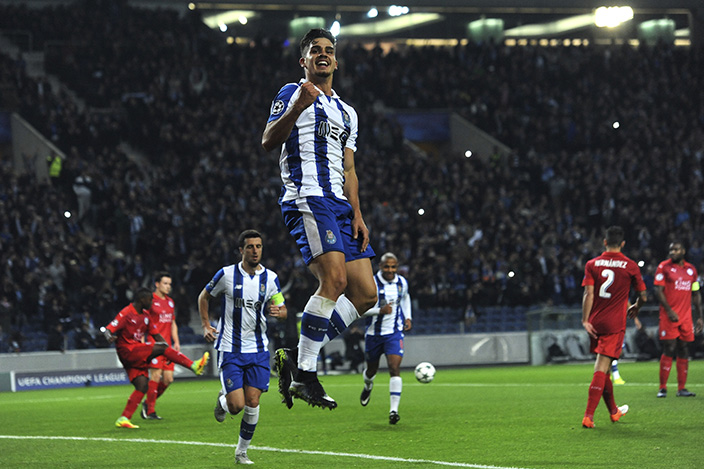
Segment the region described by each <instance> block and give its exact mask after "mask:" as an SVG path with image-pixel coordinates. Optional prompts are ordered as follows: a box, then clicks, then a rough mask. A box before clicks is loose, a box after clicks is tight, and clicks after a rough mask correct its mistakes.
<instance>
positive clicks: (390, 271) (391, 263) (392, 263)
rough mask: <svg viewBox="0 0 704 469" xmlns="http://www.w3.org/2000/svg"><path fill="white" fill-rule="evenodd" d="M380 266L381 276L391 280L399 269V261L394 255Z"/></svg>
mask: <svg viewBox="0 0 704 469" xmlns="http://www.w3.org/2000/svg"><path fill="white" fill-rule="evenodd" d="M380 267H381V276H382V277H384V280H386V281H387V282H390V281H392V280H393V279H394V277H395V276H396V271H397V270H398V261H397V260H396V259H394V258H393V257H389V258H388V259H385V260H384V261H383V262H382V263H381V266H380Z"/></svg>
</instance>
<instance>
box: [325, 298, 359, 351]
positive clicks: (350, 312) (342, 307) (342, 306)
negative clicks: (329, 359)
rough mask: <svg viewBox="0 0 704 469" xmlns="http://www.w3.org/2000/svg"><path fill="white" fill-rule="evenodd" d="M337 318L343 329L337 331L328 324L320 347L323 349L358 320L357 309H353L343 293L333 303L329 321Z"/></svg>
mask: <svg viewBox="0 0 704 469" xmlns="http://www.w3.org/2000/svg"><path fill="white" fill-rule="evenodd" d="M336 316H337V317H336ZM338 318H339V321H341V322H342V323H343V324H344V328H342V330H341V331H337V328H336V327H335V326H334V325H333V324H330V326H328V332H327V333H326V334H325V337H324V338H323V344H322V345H321V347H325V345H326V344H327V343H328V342H330V341H331V340H333V339H334V338H335V337H337V336H339V335H340V334H341V333H342V332H343V331H344V330H345V329H347V327H349V325H350V324H352V323H353V322H355V321H356V320H357V319H359V313H358V312H357V308H355V307H354V305H353V304H352V302H351V301H350V300H349V299H348V298H347V297H346V296H345V295H344V293H343V294H342V295H340V297H339V298H338V299H337V301H336V302H335V310H334V311H333V312H332V315H331V316H330V321H331V322H332V321H334V320H335V319H338Z"/></svg>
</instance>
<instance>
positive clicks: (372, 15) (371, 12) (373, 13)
mask: <svg viewBox="0 0 704 469" xmlns="http://www.w3.org/2000/svg"><path fill="white" fill-rule="evenodd" d="M377 16H379V10H377V9H376V7H371V8H370V9H369V11H368V12H367V18H376V17H377Z"/></svg>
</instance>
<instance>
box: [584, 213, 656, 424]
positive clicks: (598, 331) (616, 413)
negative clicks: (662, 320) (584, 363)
mask: <svg viewBox="0 0 704 469" xmlns="http://www.w3.org/2000/svg"><path fill="white" fill-rule="evenodd" d="M625 244H626V241H625V240H624V233H623V229H622V228H621V227H619V226H611V227H609V228H608V229H607V230H606V239H604V246H605V247H606V251H605V252H603V253H602V254H601V255H600V256H598V257H596V258H594V259H591V260H590V261H588V262H587V264H586V266H585V267H584V280H582V286H583V287H584V296H583V297H582V325H583V326H584V329H585V330H586V331H587V334H589V338H590V348H589V351H590V352H591V353H596V361H595V362H594V376H593V377H592V382H591V384H590V386H589V398H588V400H587V409H586V411H585V412H584V418H583V419H582V426H583V427H584V428H594V411H596V407H597V406H598V405H599V401H600V400H601V398H602V397H603V398H604V403H605V404H606V407H607V410H608V411H609V414H610V415H611V421H612V422H617V421H618V420H620V419H621V417H622V416H623V415H625V414H626V413H627V412H628V406H627V405H623V406H621V407H618V406H617V405H616V401H615V399H614V387H613V384H612V383H611V379H610V378H609V368H610V367H611V362H612V361H613V360H616V359H618V357H619V356H620V355H621V348H622V346H623V338H624V336H625V334H626V317H627V316H628V317H629V318H635V317H636V316H637V315H638V312H639V311H640V308H641V306H643V304H644V303H645V301H646V299H647V296H646V294H645V283H643V277H642V276H641V274H640V269H639V268H638V265H637V264H636V263H635V262H633V261H632V260H631V259H629V258H628V257H626V256H625V255H623V253H621V249H623V246H624V245H625ZM631 287H632V288H633V289H634V290H636V291H637V292H638V299H637V300H636V302H635V304H633V305H630V306H629V301H628V297H629V294H630V291H631Z"/></svg>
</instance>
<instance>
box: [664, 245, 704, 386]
mask: <svg viewBox="0 0 704 469" xmlns="http://www.w3.org/2000/svg"><path fill="white" fill-rule="evenodd" d="M669 251H670V258H669V259H668V260H666V261H663V262H661V263H660V265H658V269H657V270H656V271H655V281H654V282H653V284H654V285H655V297H656V298H657V299H658V301H659V302H660V327H659V330H660V343H661V344H662V356H661V357H660V390H659V391H658V394H657V396H658V397H667V378H669V377H670V369H671V368H672V361H673V360H674V359H675V356H676V357H677V362H676V363H677V397H694V396H695V394H694V393H693V392H689V391H688V390H687V388H685V385H686V384H687V371H688V369H689V344H690V343H691V342H693V341H694V324H693V323H692V303H694V310H695V311H696V312H697V330H696V332H697V333H699V332H701V331H702V326H704V322H702V298H701V295H700V293H699V282H698V281H697V269H696V268H695V267H694V266H693V265H692V264H690V263H689V262H687V261H685V260H684V254H685V249H684V245H683V244H682V243H680V242H674V243H672V244H670V249H669ZM692 300H694V301H692Z"/></svg>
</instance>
